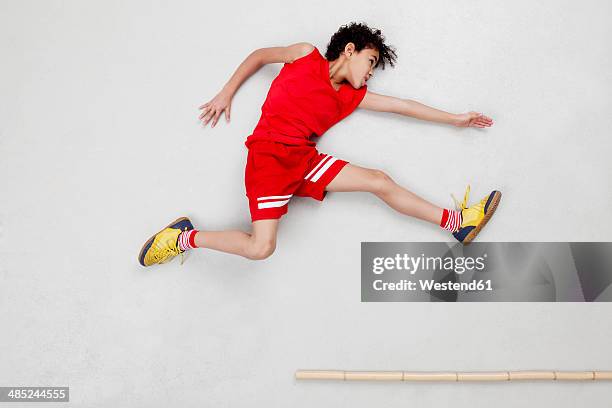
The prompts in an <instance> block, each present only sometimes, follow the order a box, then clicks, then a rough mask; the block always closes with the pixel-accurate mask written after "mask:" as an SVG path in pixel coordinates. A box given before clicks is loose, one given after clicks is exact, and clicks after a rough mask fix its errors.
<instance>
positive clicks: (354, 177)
mask: <svg viewBox="0 0 612 408" xmlns="http://www.w3.org/2000/svg"><path fill="white" fill-rule="evenodd" d="M325 189H326V190H327V191H345V192H348V191H365V192H370V193H372V194H374V195H376V196H377V197H379V198H380V199H381V200H383V201H384V202H385V203H387V204H388V205H389V206H390V207H391V208H393V209H394V210H396V211H399V212H400V213H402V214H405V215H410V216H412V217H416V218H420V219H422V220H425V221H429V222H431V223H434V224H436V225H439V224H440V220H441V219H442V213H443V211H444V209H443V208H440V207H438V206H436V205H434V204H432V203H430V202H429V201H427V200H425V199H423V198H421V197H419V196H418V195H416V194H414V193H412V192H410V191H408V190H406V189H405V188H403V187H402V186H400V185H398V184H396V183H395V182H394V181H393V179H392V178H391V177H389V175H387V174H386V173H385V172H383V171H381V170H376V169H368V168H365V167H360V166H355V165H353V164H350V163H349V164H347V165H345V166H344V167H343V168H342V170H340V172H339V173H338V174H337V175H336V177H334V179H333V180H332V181H331V182H330V183H329V184H328V185H327V186H326V187H325Z"/></svg>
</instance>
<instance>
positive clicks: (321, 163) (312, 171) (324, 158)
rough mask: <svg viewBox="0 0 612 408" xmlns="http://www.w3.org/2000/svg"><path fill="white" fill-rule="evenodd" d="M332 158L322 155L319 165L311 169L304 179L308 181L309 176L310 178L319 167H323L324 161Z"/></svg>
mask: <svg viewBox="0 0 612 408" xmlns="http://www.w3.org/2000/svg"><path fill="white" fill-rule="evenodd" d="M330 157H332V156H328V155H324V156H323V158H322V159H321V161H320V162H319V163H317V165H316V166H315V168H314V169H312V170H311V171H310V173H308V175H307V176H306V177H304V178H305V179H308V178H309V177H310V176H312V174H313V173H314V172H315V171H317V170H318V169H319V167H321V166H322V165H323V163H325V160H327V159H329V158H330Z"/></svg>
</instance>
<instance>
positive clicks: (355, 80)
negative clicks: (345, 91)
mask: <svg viewBox="0 0 612 408" xmlns="http://www.w3.org/2000/svg"><path fill="white" fill-rule="evenodd" d="M344 51H345V55H347V56H348V57H349V58H348V75H347V78H346V80H347V81H349V82H350V83H351V85H352V86H353V88H361V87H362V86H364V85H365V83H366V81H367V80H368V79H370V77H371V76H372V75H373V74H374V66H376V64H377V63H378V59H379V57H380V55H379V53H378V50H376V49H373V48H364V49H362V50H361V51H360V52H356V51H355V46H354V45H353V43H348V44H347V45H346V48H345V50H344Z"/></svg>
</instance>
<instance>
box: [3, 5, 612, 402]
mask: <svg viewBox="0 0 612 408" xmlns="http://www.w3.org/2000/svg"><path fill="white" fill-rule="evenodd" d="M611 12H612V6H611V5H610V3H608V2H605V1H586V2H579V3H578V2H572V1H561V2H559V1H554V2H553V1H544V2H540V3H534V2H529V1H515V2H511V3H509V2H501V1H500V2H495V3H492V2H487V1H458V2H451V1H432V2H427V3H423V2H415V1H403V2H391V1H387V2H376V4H375V3H373V2H371V1H367V2H366V1H351V2H349V1H337V2H329V1H316V2H295V3H293V4H292V3H288V2H281V1H275V2H265V3H258V4H255V3H252V2H246V1H245V2H218V3H206V2H196V1H189V2H188V1H183V2H172V3H170V2H144V1H143V2H136V1H131V2H121V1H105V2H102V1H97V2H94V1H89V2H80V1H44V2H42V1H3V2H2V3H0V47H1V50H2V55H3V57H2V63H1V64H0V89H1V92H0V174H2V177H1V178H0V191H1V192H2V193H1V197H2V199H1V200H0V313H1V314H0V327H1V328H2V329H1V333H2V335H1V336H0V350H2V352H1V353H0V385H3V386H9V385H56V386H64V385H68V386H70V388H71V401H72V405H74V406H80V407H103V406H109V405H113V406H121V407H142V406H148V407H165V406H182V407H196V406H197V407H200V406H216V407H224V406H247V405H249V406H286V405H292V406H296V407H306V406H309V407H311V406H324V407H332V406H353V407H370V406H380V405H384V406H396V407H399V406H405V405H406V404H412V405H416V406H432V407H433V406H441V405H450V404H453V406H455V407H475V406H476V407H478V406H492V405H495V406H498V407H515V406H517V405H525V404H526V403H527V402H529V403H530V404H531V405H539V406H555V407H571V406H577V405H584V406H586V405H589V406H604V404H607V402H608V401H609V398H610V396H611V395H612V387H611V385H610V384H606V383H592V384H580V383H573V384H555V383H540V384H528V383H524V384H497V385H496V384H469V385H468V384H438V385H427V384H419V385H411V384H375V383H374V384H373V383H314V382H312V383H308V382H296V381H295V380H294V379H293V373H294V370H296V369H298V368H302V369H326V368H329V369H334V368H336V369H347V370H360V369H363V370H368V369H378V370H458V371H460V370H496V369H500V370H503V369H538V368H549V369H559V370H563V369H566V370H571V369H608V370H609V369H612V355H611V353H610V347H609V339H610V337H612V325H611V324H610V312H611V309H610V306H609V305H608V304H580V303H575V304H573V303H567V304H538V303H531V304H520V303H502V304H486V303H481V304H427V303H422V304H414V303H390V304H367V303H360V273H359V259H360V258H359V248H360V242H361V241H447V240H449V236H448V235H447V234H445V232H444V231H442V230H441V229H439V228H435V227H433V226H431V225H429V224H426V223H424V222H421V221H418V220H415V219H410V218H407V217H404V216H402V215H400V214H398V213H395V212H393V211H392V210H390V209H388V208H386V206H385V204H384V203H383V202H382V201H379V200H378V199H377V198H376V197H374V196H369V195H367V194H361V193H330V194H329V195H328V198H327V199H326V201H325V202H323V203H319V202H317V201H314V200H307V199H305V198H300V199H297V200H294V202H292V203H291V205H290V208H289V213H288V215H287V216H286V217H285V218H284V219H283V221H282V224H281V228H280V232H279V241H278V247H277V252H276V253H275V254H274V255H273V256H272V257H271V258H269V259H267V260H265V261H261V262H253V261H249V260H246V259H242V258H238V257H234V256H231V255H226V254H223V253H218V252H213V251H206V250H198V251H197V252H193V253H191V254H190V255H189V258H188V259H186V262H185V264H184V265H183V266H182V267H180V266H179V263H178V261H174V262H172V263H171V264H168V265H164V266H162V267H155V268H150V269H144V268H141V267H140V266H139V265H138V264H137V261H136V256H137V253H138V250H139V249H140V246H141V244H142V243H143V241H144V240H145V239H146V238H147V237H148V236H149V235H151V234H152V233H154V232H156V231H157V230H159V229H160V228H162V227H163V226H164V225H166V224H167V223H168V222H170V221H171V220H173V219H175V218H176V217H178V216H180V215H188V216H190V217H191V219H192V220H193V221H194V223H195V224H196V227H197V228H199V229H222V228H241V229H247V228H248V227H249V226H250V223H249V216H248V206H247V200H246V197H245V195H244V179H243V172H244V165H245V162H246V148H245V147H244V145H243V142H244V140H245V138H246V136H247V135H248V134H250V132H251V131H252V129H253V128H254V126H255V124H256V123H257V120H258V118H259V114H260V107H261V104H262V102H263V100H264V98H265V95H266V92H267V90H268V87H269V84H270V82H271V81H272V79H273V78H274V77H275V75H276V74H277V73H278V71H279V70H280V68H281V66H280V65H270V66H266V67H264V68H263V69H261V71H259V72H258V73H257V74H255V75H254V76H253V77H252V78H251V79H250V80H249V81H247V82H246V83H245V84H244V86H243V87H242V88H241V89H240V91H239V92H238V94H237V95H236V97H235V99H234V102H233V109H232V121H231V123H229V124H226V123H225V122H224V121H223V120H222V121H220V122H219V124H218V125H217V126H216V127H215V128H214V129H212V130H211V129H210V128H208V127H207V128H205V129H203V128H202V126H201V125H200V124H199V122H198V118H197V117H198V114H199V111H198V110H197V107H198V106H199V105H200V104H202V103H204V102H207V101H208V100H210V99H211V98H212V97H213V96H214V95H215V94H216V93H217V92H218V90H219V89H220V88H221V87H222V85H223V84H224V83H225V81H227V80H228V79H229V77H230V75H231V74H232V72H233V71H234V69H235V68H236V67H237V66H238V64H239V63H240V62H241V61H242V60H243V59H244V58H245V57H246V56H247V55H248V53H250V52H251V51H252V50H254V49H256V48H260V47H266V46H279V45H288V44H291V43H294V42H299V41H309V42H311V43H313V44H315V45H316V46H317V47H318V48H319V49H320V50H321V51H323V50H324V49H325V46H326V44H327V41H328V40H329V37H330V36H331V34H332V33H333V32H334V31H335V30H336V29H337V28H338V27H339V26H340V25H341V24H345V23H348V22H349V21H353V20H355V21H366V22H368V23H369V24H370V25H372V26H375V27H379V28H381V29H382V30H383V33H384V34H385V35H386V36H387V38H388V41H389V43H390V44H393V45H395V46H396V47H397V49H398V55H399V60H398V66H397V67H396V68H395V69H386V70H385V71H380V72H376V73H375V76H374V78H373V80H372V81H370V84H369V88H370V89H371V90H372V91H374V92H379V93H386V94H390V95H394V96H398V97H404V98H411V99H416V100H418V101H420V102H423V103H426V104H430V105H433V106H435V107H438V108H441V109H444V110H447V111H451V112H466V111H468V110H478V111H482V112H484V113H486V114H488V115H489V116H491V117H493V118H494V120H495V125H494V126H493V127H492V128H489V129H485V130H482V129H455V128H451V127H448V126H442V125H436V124H430V123H425V122H419V121H417V120H413V119H410V118H405V117H400V116H394V115H392V114H381V113H372V112H365V111H359V110H358V111H356V112H355V113H354V114H353V115H352V116H350V117H349V118H347V119H346V120H345V121H343V122H342V123H340V124H338V125H336V126H335V127H334V128H332V129H330V130H329V131H328V132H327V133H326V134H325V135H324V136H323V138H321V140H320V142H319V145H318V148H319V150H320V151H323V152H326V153H330V154H334V155H336V156H338V157H341V158H344V159H346V160H348V161H350V162H352V163H355V164H358V165H362V166H367V167H376V168H380V169H383V170H385V171H386V172H388V173H389V174H391V175H392V176H393V177H394V178H395V180H396V181H397V182H398V183H400V184H403V185H405V186H406V187H407V188H409V189H411V190H412V191H414V192H416V193H417V194H420V195H422V196H423V197H425V198H427V199H429V200H432V201H434V202H436V203H438V204H439V205H442V206H446V207H449V206H451V205H452V200H451V198H450V196H449V193H451V192H453V193H454V194H455V195H456V196H457V197H461V196H462V195H463V191H464V188H465V186H466V184H468V183H471V185H472V195H471V197H472V199H473V200H477V199H480V198H481V197H482V196H484V195H485V194H486V193H487V192H489V191H490V190H491V189H493V188H498V189H500V190H502V191H503V193H504V198H503V200H502V203H501V206H500V208H499V210H498V212H497V214H496V216H495V218H494V219H493V221H492V222H491V223H490V224H489V225H488V226H487V228H486V229H485V230H484V231H483V233H482V235H480V240H481V241H486V240H489V241H598V240H604V241H610V240H612V234H611V232H610V230H611V228H612V221H611V218H610V217H609V213H610V204H611V203H612V193H611V189H610V174H611V165H610V162H609V161H608V160H607V159H608V156H609V153H610V147H611V142H610V130H611V125H610V111H611V109H612V103H611V100H612V99H611V98H610V87H611V85H612V76H611V72H612V66H611V65H612V64H611V58H612V54H611V53H610V41H609V39H610V38H612V33H611V31H612V29H611V28H610V24H609V21H608V20H609V18H608V17H609V16H610V13H611ZM52 405H53V404H50V405H49V406H52Z"/></svg>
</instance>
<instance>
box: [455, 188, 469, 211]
mask: <svg viewBox="0 0 612 408" xmlns="http://www.w3.org/2000/svg"><path fill="white" fill-rule="evenodd" d="M469 195H470V185H469V184H468V186H467V188H466V189H465V195H464V196H463V201H462V202H461V203H459V200H457V199H456V198H455V196H454V195H453V193H451V197H452V198H453V200H454V201H455V207H456V208H457V211H463V210H465V209H466V208H467V202H468V197H469Z"/></svg>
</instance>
